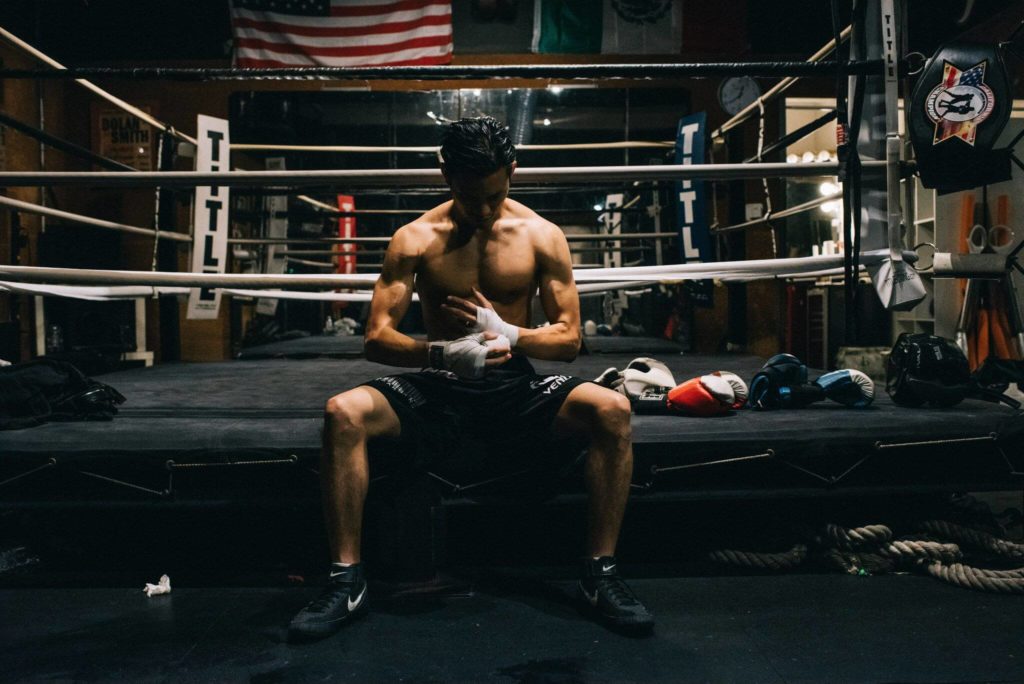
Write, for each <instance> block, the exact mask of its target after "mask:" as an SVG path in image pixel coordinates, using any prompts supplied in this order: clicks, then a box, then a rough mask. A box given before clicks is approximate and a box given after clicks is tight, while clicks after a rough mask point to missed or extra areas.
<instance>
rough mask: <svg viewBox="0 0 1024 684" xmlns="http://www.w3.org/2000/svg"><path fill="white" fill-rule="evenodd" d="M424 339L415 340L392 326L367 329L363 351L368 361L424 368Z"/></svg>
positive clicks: (425, 356)
mask: <svg viewBox="0 0 1024 684" xmlns="http://www.w3.org/2000/svg"><path fill="white" fill-rule="evenodd" d="M427 348H428V344H427V341H426V340H416V339H413V338H411V337H409V336H408V335H405V334H403V333H400V332H398V331H397V330H394V329H392V328H384V329H383V330H378V331H368V332H367V333H366V337H365V338H364V353H365V354H366V359H367V360H368V361H373V362H375V363H384V364H387V365H389V366H403V367H407V368H424V367H425V366H427V365H428V362H427Z"/></svg>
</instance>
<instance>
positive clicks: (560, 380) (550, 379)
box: [530, 375, 569, 394]
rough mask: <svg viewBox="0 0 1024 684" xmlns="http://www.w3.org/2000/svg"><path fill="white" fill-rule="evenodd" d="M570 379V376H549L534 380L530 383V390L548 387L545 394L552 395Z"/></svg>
mask: <svg viewBox="0 0 1024 684" xmlns="http://www.w3.org/2000/svg"><path fill="white" fill-rule="evenodd" d="M568 379H569V376H568V375H549V376H547V377H546V378H541V379H540V380H534V381H533V382H531V383H530V389H540V388H541V387H544V385H547V389H545V390H544V392H543V393H544V394H551V393H552V392H554V391H555V390H556V389H558V388H559V387H561V386H562V385H564V384H565V381H566V380H568Z"/></svg>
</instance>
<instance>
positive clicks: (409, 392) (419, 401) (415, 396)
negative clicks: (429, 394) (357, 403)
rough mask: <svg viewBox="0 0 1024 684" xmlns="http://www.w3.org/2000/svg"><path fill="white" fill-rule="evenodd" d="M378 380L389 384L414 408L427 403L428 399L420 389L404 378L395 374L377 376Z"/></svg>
mask: <svg viewBox="0 0 1024 684" xmlns="http://www.w3.org/2000/svg"><path fill="white" fill-rule="evenodd" d="M377 382H379V383H381V384H384V385H387V386H388V387H390V388H391V389H393V390H394V391H395V392H397V393H398V394H400V395H401V396H402V397H403V398H404V399H405V400H406V401H407V402H409V405H410V406H411V407H413V408H416V407H417V406H421V405H423V404H425V403H427V400H426V399H425V398H424V397H423V395H422V394H420V391H419V390H418V389H416V388H415V387H413V386H412V385H410V384H409V383H407V382H406V381H404V380H402V379H401V378H397V377H395V376H393V375H385V376H384V377H382V378H377Z"/></svg>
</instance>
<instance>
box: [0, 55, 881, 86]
mask: <svg viewBox="0 0 1024 684" xmlns="http://www.w3.org/2000/svg"><path fill="white" fill-rule="evenodd" d="M837 73H841V74H846V75H865V76H882V75H883V74H884V63H883V61H882V60H881V59H869V60H850V61H848V62H835V61H827V62H799V61H783V62H780V61H769V62H765V61H762V62H685V63H678V64H513V65H509V64H499V65H481V64H477V65H459V66H396V67H276V68H261V69H238V68H209V67H206V68H204V67H71V68H68V69H0V78H11V79H15V78H17V79H25V78H39V79H57V80H69V79H80V78H122V79H130V80H136V81H138V80H160V81H261V80H276V81H287V80H300V81H301V80H358V81H365V80H394V79H401V80H414V81H415V80H454V79H480V80H484V79H495V78H496V79H501V78H560V79H595V78H623V79H650V78H693V77H698V78H702V77H703V78H706V77H715V76H754V77H775V78H781V77H828V78H834V77H835V76H836V74H837Z"/></svg>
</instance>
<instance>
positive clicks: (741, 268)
mask: <svg viewBox="0 0 1024 684" xmlns="http://www.w3.org/2000/svg"><path fill="white" fill-rule="evenodd" d="M888 255H889V251H888V250H873V251H870V252H865V253H864V254H863V255H862V259H861V263H862V264H863V265H864V266H865V267H870V266H878V265H880V264H881V263H883V262H884V261H886V260H887V259H888ZM842 265H843V256H842V255H823V256H812V257H791V258H785V259H754V260H750V261H720V262H709V263H700V262H696V263H689V264H673V265H668V266H636V267H628V268H594V269H573V276H574V278H575V280H576V282H578V283H601V284H603V285H604V286H605V287H608V283H612V282H614V283H622V282H624V281H627V280H628V281H630V282H629V284H630V285H631V286H639V285H641V284H646V283H677V282H681V281H684V280H707V279H719V280H730V281H742V280H758V279H764V278H787V277H797V276H807V275H810V274H819V273H821V272H823V271H830V270H831V269H836V268H841V267H842ZM377 278H378V274H376V273H358V274H357V273H331V274H323V275H318V274H305V273H292V274H264V273H174V272H166V271H110V270H102V269H76V268H52V267H40V266H11V265H0V279H2V280H5V281H11V282H19V283H44V284H61V285H135V286H139V285H142V286H150V287H167V286H171V287H174V286H177V287H203V288H252V289H264V288H303V287H307V288H309V287H316V288H352V287H360V286H362V287H372V286H373V285H374V283H376V281H377Z"/></svg>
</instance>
